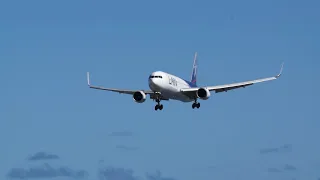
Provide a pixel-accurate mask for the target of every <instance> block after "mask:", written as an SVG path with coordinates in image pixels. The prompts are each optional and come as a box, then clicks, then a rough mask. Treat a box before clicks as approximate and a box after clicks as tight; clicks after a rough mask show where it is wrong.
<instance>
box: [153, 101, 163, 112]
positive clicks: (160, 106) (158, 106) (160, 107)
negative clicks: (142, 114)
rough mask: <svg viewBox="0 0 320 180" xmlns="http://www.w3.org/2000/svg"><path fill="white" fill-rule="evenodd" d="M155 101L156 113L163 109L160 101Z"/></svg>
mask: <svg viewBox="0 0 320 180" xmlns="http://www.w3.org/2000/svg"><path fill="white" fill-rule="evenodd" d="M156 101H157V103H158V104H157V105H156V106H155V107H154V110H156V111H157V110H158V109H159V110H160V111H161V110H162V109H163V104H160V100H159V99H157V100H156Z"/></svg>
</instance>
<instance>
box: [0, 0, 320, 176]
mask: <svg viewBox="0 0 320 180" xmlns="http://www.w3.org/2000/svg"><path fill="white" fill-rule="evenodd" d="M319 5H320V3H319V2H318V1H316V0H309V1H297V0H292V1H288V0H280V1H279V0H278V1H275V0H271V1H254V0H244V1H235V0H228V1H221V2H215V1H188V0H186V1H180V0H177V1H156V2H155V1H146V0H142V1H114V2H111V1H110V2H109V1H94V2H91V1H90V2H89V1H61V0H56V1H40V0H32V1H19V2H17V1H6V2H1V3H0V22H1V27H0V39H1V41H0V59H1V66H0V73H1V82H2V86H1V89H0V91H1V94H2V95H3V96H2V98H1V103H0V114H1V115H0V142H1V146H2V148H1V150H0V159H1V162H0V174H1V175H3V178H5V175H6V174H7V173H8V172H9V171H10V169H11V168H16V167H25V168H26V167H30V166H33V165H32V164H30V162H28V161H26V158H27V157H28V156H29V155H30V154H34V153H36V152H39V151H45V152H51V153H53V154H56V155H58V156H59V157H61V159H59V162H56V161H55V162H54V163H52V164H53V165H57V164H61V165H67V166H69V167H71V168H74V169H85V170H86V171H88V172H89V174H90V179H97V177H96V171H97V167H98V161H99V160H101V159H104V161H105V164H106V165H110V166H114V167H123V168H131V169H133V170H134V174H135V175H137V176H141V177H143V176H144V175H145V173H146V172H155V171H156V170H159V171H161V172H162V173H163V175H164V176H166V177H174V178H176V179H180V180H192V179H203V180H204V179H212V178H216V179H235V178H238V179H239V178H240V179H292V178H297V179H316V178H318V177H320V173H319V172H320V159H319V157H318V154H319V150H320V143H319V142H318V140H317V137H319V136H320V133H319V130H318V129H319V126H320V123H319V121H318V120H319V115H318V113H317V112H316V109H318V108H316V107H317V102H319V100H320V99H319V96H318V95H317V94H316V92H319V90H320V86H319V83H318V77H319V75H320V74H319V71H318V67H319V61H317V60H318V59H319V57H320V52H319V48H320V43H319V41H320V37H319V32H320V25H319V24H320V13H319ZM195 51H198V57H199V67H198V85H218V84H224V83H231V82H236V81H243V80H251V79H255V78H260V77H268V76H272V75H275V74H277V73H278V71H279V69H280V64H281V63H282V62H285V67H284V71H283V76H282V77H281V78H280V79H279V80H277V81H273V82H267V83H262V84H257V85H254V86H251V87H249V88H245V89H239V90H234V91H230V92H227V93H219V94H212V97H211V98H210V99H209V100H207V101H201V108H200V109H197V110H192V108H191V104H184V103H181V102H176V101H171V102H164V103H163V104H164V110H163V111H160V112H155V111H154V105H155V103H154V102H153V101H151V100H148V101H146V102H145V103H143V104H136V103H135V102H133V100H132V97H131V96H128V95H120V94H117V93H111V92H102V91H97V90H93V89H89V88H88V87H87V85H86V72H87V71H90V72H91V74H92V79H91V80H92V83H95V84H97V85H103V86H107V87H115V88H131V89H148V84H147V78H148V76H149V74H150V73H151V72H153V71H156V70H163V71H167V72H169V73H173V74H176V75H178V76H181V77H184V78H186V79H189V78H190V75H191V68H192V60H193V54H194V52H195ZM122 131H129V132H131V133H132V134H130V135H129V136H110V135H109V133H112V132H122ZM285 144H290V145H291V147H292V149H291V151H290V152H276V151H273V152H271V153H268V154H261V153H260V150H261V149H264V148H280V149H281V147H282V146H283V145H285ZM117 146H126V147H135V148H136V149H134V150H130V149H127V150H126V149H119V148H116V147H117ZM55 163H56V164H55ZM286 164H290V165H293V166H295V167H296V168H297V170H296V171H292V172H291V171H288V172H287V171H284V170H283V167H284V166H285V165H286ZM269 168H277V169H279V171H280V170H281V171H282V172H279V173H275V172H268V169H269Z"/></svg>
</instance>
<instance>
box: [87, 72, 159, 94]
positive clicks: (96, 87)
mask: <svg viewBox="0 0 320 180" xmlns="http://www.w3.org/2000/svg"><path fill="white" fill-rule="evenodd" d="M87 81H88V86H89V87H90V88H92V89H98V90H104V91H112V92H117V93H120V94H131V95H132V94H134V93H135V92H137V91H143V92H144V93H145V94H154V92H153V91H150V90H128V89H114V88H105V87H101V86H92V85H91V84H90V75H89V72H87Z"/></svg>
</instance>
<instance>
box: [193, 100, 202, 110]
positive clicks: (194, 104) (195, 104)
mask: <svg viewBox="0 0 320 180" xmlns="http://www.w3.org/2000/svg"><path fill="white" fill-rule="evenodd" d="M199 107H200V103H199V102H197V100H195V101H194V103H193V104H192V109H194V108H197V109H199Z"/></svg>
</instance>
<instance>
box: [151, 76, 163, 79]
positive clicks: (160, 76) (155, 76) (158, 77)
mask: <svg viewBox="0 0 320 180" xmlns="http://www.w3.org/2000/svg"><path fill="white" fill-rule="evenodd" d="M149 78H150V79H151V78H162V76H149Z"/></svg>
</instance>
